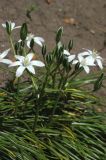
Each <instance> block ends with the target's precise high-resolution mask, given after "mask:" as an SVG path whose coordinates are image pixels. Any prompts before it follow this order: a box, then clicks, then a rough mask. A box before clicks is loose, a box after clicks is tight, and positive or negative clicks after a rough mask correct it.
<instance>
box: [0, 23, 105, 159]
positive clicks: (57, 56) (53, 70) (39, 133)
mask: <svg viewBox="0 0 106 160" xmlns="http://www.w3.org/2000/svg"><path fill="white" fill-rule="evenodd" d="M2 26H3V27H4V28H5V30H6V32H7V34H8V37H9V41H10V44H11V47H10V49H8V50H5V51H4V52H2V53H1V54H0V62H1V63H5V64H6V65H8V69H9V70H11V71H12V74H13V79H12V80H11V81H9V82H8V83H7V84H6V86H5V87H1V88H0V91H1V95H2V97H1V99H0V101H1V103H2V106H1V109H0V112H1V115H2V118H1V119H2V121H1V126H2V128H3V132H0V138H1V142H0V155H1V157H3V158H4V159H21V160H23V159H29V160H30V159H31V160H32V159H38V160H39V159H41V160H48V159H53V160H54V159H61V160H70V159H72V160H80V159H88V160H91V159H95V158H96V159H97V160H100V158H101V157H102V156H103V155H104V150H105V149H104V142H103V141H104V140H103V137H102V138H101V136H99V135H100V134H101V132H102V133H105V132H104V128H103V126H102V123H101V122H102V120H101V119H102V118H103V117H102V118H101V117H100V118H101V119H100V121H99V119H98V118H97V116H98V115H96V118H94V114H96V111H95V112H94V108H93V109H92V105H93V106H94V104H96V105H97V106H98V105H103V104H102V103H101V102H100V101H99V100H100V99H99V100H98V98H96V97H95V96H94V95H93V94H91V92H89V91H88V90H87V88H86V89H85V88H84V89H83V87H82V86H84V85H85V84H93V85H94V87H93V89H92V91H97V90H98V89H100V88H101V87H103V84H102V82H103V80H104V79H105V75H104V73H103V58H102V57H101V56H100V55H99V54H98V53H97V52H96V51H95V50H93V51H91V50H88V49H84V51H83V52H80V53H78V54H71V50H72V48H73V41H72V40H70V41H69V43H68V45H67V46H66V45H64V44H63V43H62V41H61V37H62V33H63V28H62V27H60V28H59V29H58V31H57V34H56V45H55V47H54V48H53V50H52V51H50V52H49V53H48V51H47V48H46V45H45V40H44V39H43V38H42V37H39V36H37V37H35V36H34V35H33V34H32V33H29V32H28V28H27V24H26V23H23V24H22V26H21V27H20V26H18V27H15V23H13V22H11V21H7V22H6V23H5V24H3V25H2ZM16 28H18V29H19V28H20V39H19V40H17V42H15V41H13V37H12V32H13V31H14V29H16ZM35 45H39V46H40V47H41V54H42V61H41V60H40V59H41V58H37V57H38V55H37V53H36V50H35ZM9 52H11V53H10V54H11V58H10V59H4V58H5V57H6V56H7V54H9ZM12 53H13V54H12ZM35 67H36V71H35ZM39 67H40V69H41V68H42V69H43V72H41V70H39V72H40V73H41V74H40V73H39V72H37V69H38V68H39ZM91 67H92V69H91V71H92V70H93V68H94V67H95V68H99V70H100V71H99V72H97V73H95V74H92V75H91V76H90V74H89V73H90V72H91V71H90V68H91ZM83 71H84V72H85V73H84V74H87V76H86V77H84V76H83V75H84V74H83ZM24 74H25V75H26V76H25V77H24V78H22V77H23V75H24ZM99 74H100V75H99ZM80 75H82V76H81V77H80ZM27 76H28V78H27V79H26V77H27ZM4 115H5V116H4ZM89 119H90V120H89ZM91 119H93V120H91ZM97 124H98V125H97ZM6 127H7V128H8V129H7V130H6ZM85 128H86V129H85ZM93 138H95V141H94V139H93ZM7 143H8V145H7ZM98 143H99V145H97V144H98ZM11 144H12V146H11ZM89 146H90V147H91V148H90V147H89ZM80 148H81V149H80ZM86 148H87V149H86ZM98 150H100V151H98Z"/></svg>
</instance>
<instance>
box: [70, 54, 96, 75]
mask: <svg viewBox="0 0 106 160" xmlns="http://www.w3.org/2000/svg"><path fill="white" fill-rule="evenodd" d="M78 62H79V63H80V66H79V67H83V68H84V70H85V72H86V73H87V74H88V73H89V72H90V69H89V66H95V64H94V62H93V61H89V57H86V58H84V57H83V56H81V55H78V60H74V61H73V64H76V63H78Z"/></svg>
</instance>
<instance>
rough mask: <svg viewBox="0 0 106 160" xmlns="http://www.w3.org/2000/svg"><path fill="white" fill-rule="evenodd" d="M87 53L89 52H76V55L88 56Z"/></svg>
mask: <svg viewBox="0 0 106 160" xmlns="http://www.w3.org/2000/svg"><path fill="white" fill-rule="evenodd" d="M88 55H90V53H89V52H87V51H86V52H81V53H78V56H88Z"/></svg>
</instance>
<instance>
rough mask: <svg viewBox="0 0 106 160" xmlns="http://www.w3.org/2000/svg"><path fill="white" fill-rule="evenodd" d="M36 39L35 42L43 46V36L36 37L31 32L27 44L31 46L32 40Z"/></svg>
mask: <svg viewBox="0 0 106 160" xmlns="http://www.w3.org/2000/svg"><path fill="white" fill-rule="evenodd" d="M32 39H33V40H34V42H35V43H37V44H38V45H39V46H41V47H42V46H43V43H44V39H43V38H42V37H35V36H34V34H32V33H30V34H28V36H27V38H26V41H27V46H28V47H29V48H30V42H31V40H32Z"/></svg>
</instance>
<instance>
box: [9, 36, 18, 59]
mask: <svg viewBox="0 0 106 160" xmlns="http://www.w3.org/2000/svg"><path fill="white" fill-rule="evenodd" d="M9 41H10V44H11V47H12V50H13V53H14V56H15V55H16V53H15V48H14V44H13V40H12V37H11V35H9Z"/></svg>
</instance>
